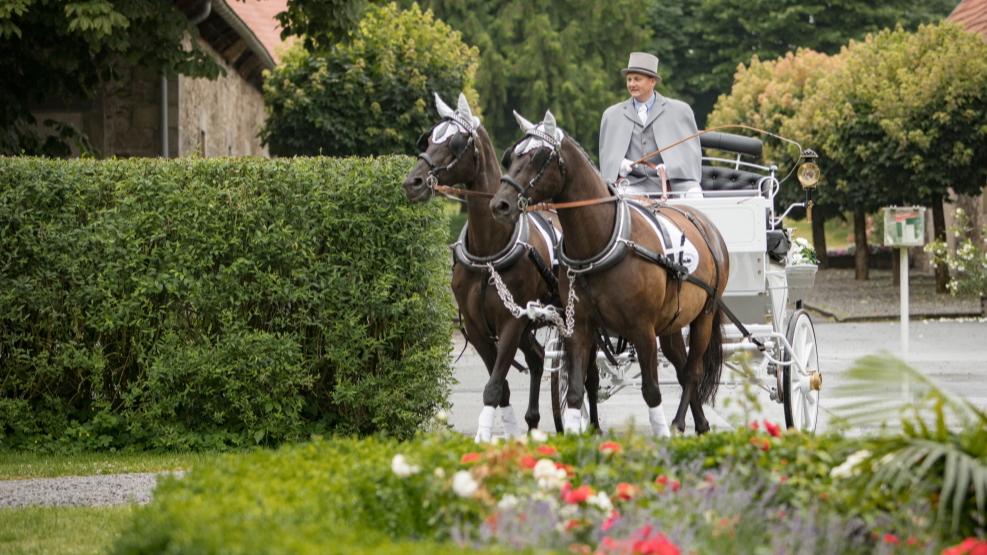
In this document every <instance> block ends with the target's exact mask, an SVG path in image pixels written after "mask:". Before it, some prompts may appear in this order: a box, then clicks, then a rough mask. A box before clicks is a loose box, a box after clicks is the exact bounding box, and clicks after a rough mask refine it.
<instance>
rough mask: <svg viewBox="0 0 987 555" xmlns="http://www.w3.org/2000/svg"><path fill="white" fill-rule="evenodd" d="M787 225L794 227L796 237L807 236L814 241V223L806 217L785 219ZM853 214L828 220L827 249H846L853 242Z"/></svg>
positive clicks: (810, 240)
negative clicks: (844, 217)
mask: <svg viewBox="0 0 987 555" xmlns="http://www.w3.org/2000/svg"><path fill="white" fill-rule="evenodd" d="M784 226H785V227H794V228H795V236H796V237H805V238H806V239H808V240H809V242H810V243H811V242H812V224H811V223H809V222H808V221H806V220H805V219H804V218H803V219H801V220H792V219H789V218H786V219H785V223H784ZM852 237H853V214H846V219H841V218H839V217H833V218H829V219H828V220H826V250H836V249H845V248H847V247H849V246H850V245H851V244H853V241H852V240H850V239H851V238H852Z"/></svg>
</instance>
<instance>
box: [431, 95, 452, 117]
mask: <svg viewBox="0 0 987 555" xmlns="http://www.w3.org/2000/svg"><path fill="white" fill-rule="evenodd" d="M432 94H434V95H435V109H436V110H438V112H439V116H441V117H443V118H451V117H452V115H453V114H455V112H453V111H452V108H450V107H449V105H448V104H446V103H445V102H443V101H442V97H440V96H439V93H432Z"/></svg>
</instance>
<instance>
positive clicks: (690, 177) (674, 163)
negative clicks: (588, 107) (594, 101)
mask: <svg viewBox="0 0 987 555" xmlns="http://www.w3.org/2000/svg"><path fill="white" fill-rule="evenodd" d="M655 94H656V96H657V98H656V99H655V104H654V106H652V107H651V111H650V112H649V113H648V121H647V122H646V123H645V127H647V126H649V125H650V126H651V131H652V132H653V133H654V134H655V142H656V143H657V144H658V146H659V147H666V146H669V145H671V144H672V143H674V142H676V141H679V140H681V139H684V138H685V137H688V136H689V135H692V134H693V133H696V131H697V129H696V118H695V116H694V115H693V114H692V108H690V107H689V105H688V104H686V103H685V102H682V101H681V100H675V99H674V98H665V97H663V96H662V95H660V94H658V93H655ZM640 124H641V122H640V120H639V119H638V117H637V112H636V111H635V110H634V105H633V102H632V100H631V99H630V98H628V99H627V100H625V101H623V102H619V103H617V104H614V105H613V106H611V107H609V108H607V111H606V112H603V118H602V119H601V120H600V171H601V172H602V173H603V177H604V179H606V180H607V181H611V182H612V181H616V180H617V177H618V173H619V172H620V161H621V160H623V159H624V155H625V154H627V149H628V148H629V147H630V144H631V132H632V131H633V129H634V125H640ZM661 156H662V159H663V160H664V162H665V167H666V169H667V170H668V178H669V179H670V180H676V181H681V182H683V185H684V184H686V183H689V184H690V185H691V184H693V183H692V182H694V185H695V186H696V187H698V186H699V180H700V179H701V177H702V168H701V164H702V150H701V148H700V147H699V138H698V137H696V138H693V139H691V140H689V141H686V142H685V143H682V144H680V145H678V146H676V147H675V148H673V149H671V150H667V151H665V152H662V153H661Z"/></svg>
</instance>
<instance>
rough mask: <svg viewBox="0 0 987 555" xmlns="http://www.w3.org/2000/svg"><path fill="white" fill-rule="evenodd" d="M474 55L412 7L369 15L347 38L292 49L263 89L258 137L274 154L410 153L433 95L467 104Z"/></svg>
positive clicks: (424, 123) (472, 94)
mask: <svg viewBox="0 0 987 555" xmlns="http://www.w3.org/2000/svg"><path fill="white" fill-rule="evenodd" d="M476 59H477V52H476V49H475V48H471V47H469V46H467V45H466V44H464V43H463V41H462V40H461V39H460V35H459V33H458V32H456V31H454V30H452V29H451V28H450V27H449V26H448V25H446V24H444V23H443V22H441V21H437V20H435V19H434V18H433V17H432V14H431V13H429V12H425V13H423V12H422V11H421V9H419V8H418V6H412V7H411V8H410V9H408V10H401V9H400V8H398V7H397V5H395V4H389V5H386V6H376V7H372V8H370V9H368V10H367V12H366V13H365V15H364V18H363V19H362V20H361V21H360V24H359V26H358V28H357V29H356V31H355V32H354V33H353V36H352V40H351V41H350V42H348V43H337V44H335V45H334V46H333V47H332V48H330V49H327V50H320V51H316V52H309V51H306V50H305V49H303V48H302V47H301V45H296V46H295V47H294V48H293V49H291V50H290V51H289V52H288V53H287V54H286V55H285V57H284V59H283V60H282V64H281V65H280V66H279V67H278V68H276V69H275V70H274V71H273V72H272V73H270V75H268V78H267V80H266V81H265V83H264V98H265V102H266V104H267V110H268V113H269V115H270V117H269V118H268V120H267V123H266V125H265V127H264V129H263V130H262V132H261V137H262V138H263V139H264V141H265V142H266V143H268V144H269V145H270V147H271V152H272V153H273V154H278V155H299V154H301V155H311V154H326V155H369V154H384V153H408V154H410V153H414V152H416V149H415V139H416V138H417V137H418V136H419V135H420V134H421V133H422V131H423V130H425V129H427V128H428V127H429V126H430V125H431V124H432V123H434V120H435V116H434V115H433V113H432V112H430V107H431V106H432V105H433V101H432V93H433V92H438V93H439V94H440V95H442V96H443V97H445V98H455V97H456V95H458V94H459V92H460V91H465V92H466V94H467V96H469V97H473V98H474V99H475V96H476V93H475V92H474V91H473V89H472V87H473V76H474V74H475V72H476Z"/></svg>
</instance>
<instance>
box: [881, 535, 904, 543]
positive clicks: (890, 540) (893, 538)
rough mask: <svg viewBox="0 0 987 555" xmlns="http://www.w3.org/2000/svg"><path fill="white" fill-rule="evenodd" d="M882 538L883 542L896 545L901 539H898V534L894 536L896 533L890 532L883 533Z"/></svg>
mask: <svg viewBox="0 0 987 555" xmlns="http://www.w3.org/2000/svg"><path fill="white" fill-rule="evenodd" d="M882 539H883V540H884V543H886V544H890V545H898V544H899V543H901V540H899V539H898V536H896V535H894V534H892V533H890V532H889V533H887V534H884V537H883V538H882Z"/></svg>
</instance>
